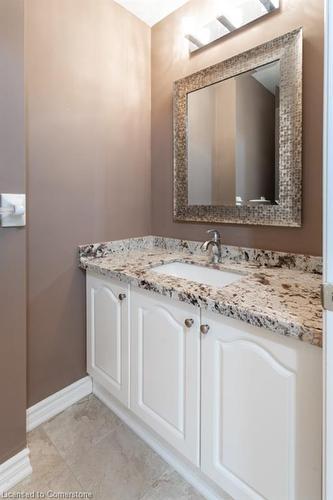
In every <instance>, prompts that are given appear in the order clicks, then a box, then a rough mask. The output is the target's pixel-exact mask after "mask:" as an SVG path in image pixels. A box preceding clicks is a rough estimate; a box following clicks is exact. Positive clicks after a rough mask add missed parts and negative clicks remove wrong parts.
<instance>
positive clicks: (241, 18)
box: [184, 0, 280, 52]
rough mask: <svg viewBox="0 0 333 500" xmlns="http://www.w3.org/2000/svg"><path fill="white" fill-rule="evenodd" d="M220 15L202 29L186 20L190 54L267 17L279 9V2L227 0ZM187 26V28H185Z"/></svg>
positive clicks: (267, 0)
mask: <svg viewBox="0 0 333 500" xmlns="http://www.w3.org/2000/svg"><path fill="white" fill-rule="evenodd" d="M221 3H222V5H223V7H222V10H221V11H220V13H219V14H218V15H217V16H216V17H215V19H213V20H212V21H210V22H209V23H208V24H206V25H205V26H203V27H202V28H200V29H197V28H195V27H194V22H193V19H192V18H191V23H189V22H188V21H189V20H188V19H187V18H186V19H184V35H185V38H186V39H187V40H188V42H189V50H190V52H195V51H196V50H199V49H201V48H202V47H205V46H206V45H208V44H210V43H212V42H215V41H216V40H218V39H219V38H222V37H223V36H225V35H228V34H230V33H232V32H234V31H236V30H237V29H239V28H242V27H243V26H246V25H247V24H249V23H251V22H253V21H256V20H258V19H260V18H262V17H263V16H266V15H268V14H270V13H272V12H274V11H275V10H277V9H278V8H279V4H280V1H279V0H232V2H231V1H230V0H225V1H224V2H221ZM185 25H186V27H185Z"/></svg>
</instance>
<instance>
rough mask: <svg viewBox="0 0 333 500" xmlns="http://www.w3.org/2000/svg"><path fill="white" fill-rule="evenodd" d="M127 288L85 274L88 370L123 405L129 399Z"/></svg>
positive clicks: (115, 282) (114, 282) (116, 282)
mask: <svg viewBox="0 0 333 500" xmlns="http://www.w3.org/2000/svg"><path fill="white" fill-rule="evenodd" d="M128 300H129V289H128V286H127V285H123V284H121V283H120V282H118V281H114V280H108V279H105V278H99V277H96V276H93V275H90V274H88V275H87V371H88V373H89V374H90V375H91V376H92V377H93V379H94V380H96V381H97V382H99V383H100V384H102V385H103V386H104V387H105V389H107V390H108V391H109V392H110V393H111V394H112V395H114V396H115V397H116V398H117V399H119V400H120V401H121V402H122V403H124V404H125V405H128V401H129V375H128V371H129V366H128V361H129V341H128V337H129V330H128V325H129V321H128V315H129V309H128Z"/></svg>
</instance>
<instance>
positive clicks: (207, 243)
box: [201, 229, 222, 264]
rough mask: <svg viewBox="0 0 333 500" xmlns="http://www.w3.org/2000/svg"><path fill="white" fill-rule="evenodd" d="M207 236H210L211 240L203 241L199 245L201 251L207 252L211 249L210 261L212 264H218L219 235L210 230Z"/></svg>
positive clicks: (220, 256) (219, 255) (215, 231)
mask: <svg viewBox="0 0 333 500" xmlns="http://www.w3.org/2000/svg"><path fill="white" fill-rule="evenodd" d="M207 234H211V235H212V239H210V240H207V241H205V242H204V243H203V244H202V245H201V250H202V251H203V252H207V250H208V249H209V247H212V260H211V262H212V263H213V264H218V263H219V262H221V261H222V244H221V236H220V233H219V232H218V231H217V230H216V229H210V230H209V231H207Z"/></svg>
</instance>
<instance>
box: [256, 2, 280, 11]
mask: <svg viewBox="0 0 333 500" xmlns="http://www.w3.org/2000/svg"><path fill="white" fill-rule="evenodd" d="M259 2H260V3H261V5H263V6H264V7H265V9H266V10H267V12H271V11H272V10H275V9H276V7H275V5H274V4H273V2H272V1H271V0H259Z"/></svg>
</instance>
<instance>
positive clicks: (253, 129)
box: [174, 29, 302, 227]
mask: <svg viewBox="0 0 333 500" xmlns="http://www.w3.org/2000/svg"><path fill="white" fill-rule="evenodd" d="M301 207H302V29H298V30H295V31H293V32H291V33H287V34H285V35H283V36H281V37H279V38H277V39H275V40H272V41H270V42H267V43H265V44H263V45H260V46H259V47H256V48H254V49H251V50H249V51H247V52H244V53H242V54H239V55H237V56H235V57H233V58H231V59H228V60H226V61H223V62H221V63H219V64H216V65H214V66H211V67H209V68H206V69H204V70H202V71H199V72H198V73H195V74H193V75H190V76H188V77H186V78H183V79H182V80H178V81H177V82H175V84H174V219H175V220H176V221H183V222H208V223H212V222H220V223H237V224H256V225H276V226H295V227H297V226H300V225H301Z"/></svg>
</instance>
